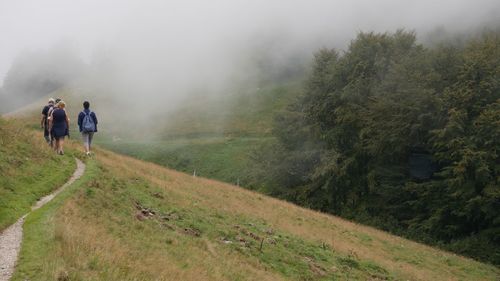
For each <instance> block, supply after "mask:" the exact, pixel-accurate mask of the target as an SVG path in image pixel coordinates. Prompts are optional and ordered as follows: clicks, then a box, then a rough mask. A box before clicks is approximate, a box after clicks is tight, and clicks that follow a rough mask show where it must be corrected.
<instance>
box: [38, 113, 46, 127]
mask: <svg viewBox="0 0 500 281" xmlns="http://www.w3.org/2000/svg"><path fill="white" fill-rule="evenodd" d="M45 119H47V116H46V115H45V114H43V113H42V120H40V128H42V129H43V128H45Z"/></svg>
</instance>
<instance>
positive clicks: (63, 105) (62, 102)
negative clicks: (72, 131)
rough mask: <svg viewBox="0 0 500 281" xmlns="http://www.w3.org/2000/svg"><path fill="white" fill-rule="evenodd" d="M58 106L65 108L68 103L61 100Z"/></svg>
mask: <svg viewBox="0 0 500 281" xmlns="http://www.w3.org/2000/svg"><path fill="white" fill-rule="evenodd" d="M57 107H59V108H65V107H66V103H65V102H64V101H59V102H58V103H57Z"/></svg>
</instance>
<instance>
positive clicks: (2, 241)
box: [0, 158, 85, 281]
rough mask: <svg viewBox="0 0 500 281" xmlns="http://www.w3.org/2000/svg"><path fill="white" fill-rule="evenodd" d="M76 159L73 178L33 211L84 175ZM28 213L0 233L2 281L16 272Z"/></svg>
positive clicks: (37, 203) (83, 165) (35, 206)
mask: <svg viewBox="0 0 500 281" xmlns="http://www.w3.org/2000/svg"><path fill="white" fill-rule="evenodd" d="M75 160H76V170H75V172H74V173H73V175H72V176H71V178H70V179H69V180H68V181H67V182H66V183H65V184H64V185H63V186H61V187H60V188H58V189H57V190H56V191H54V192H53V193H51V194H49V195H47V196H45V197H42V198H41V199H40V200H38V201H37V202H36V203H35V205H34V206H33V207H32V208H31V210H32V211H33V210H36V209H38V208H40V207H42V206H43V205H45V204H47V203H48V202H50V201H51V200H52V199H53V198H54V197H56V196H57V194H59V193H60V192H61V191H63V190H64V189H65V188H66V187H68V186H70V185H71V184H72V183H73V182H75V181H76V180H77V179H79V178H80V177H81V176H82V175H83V173H84V172H85V164H83V162H82V161H80V160H78V159H76V158H75ZM27 215H28V214H26V215H24V216H23V217H21V218H20V219H19V220H18V221H17V222H16V223H14V224H13V225H11V226H9V227H8V228H7V229H5V230H4V231H3V232H2V233H0V281H8V280H9V279H10V277H11V276H12V274H13V273H14V268H15V265H16V261H17V256H18V254H19V250H20V249H21V242H22V240H23V223H24V219H25V218H26V216H27Z"/></svg>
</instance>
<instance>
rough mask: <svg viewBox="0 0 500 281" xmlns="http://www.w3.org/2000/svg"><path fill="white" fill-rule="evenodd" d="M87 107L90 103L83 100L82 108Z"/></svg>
mask: <svg viewBox="0 0 500 281" xmlns="http://www.w3.org/2000/svg"><path fill="white" fill-rule="evenodd" d="M89 107H90V103H89V102H88V101H84V102H83V108H85V109H89Z"/></svg>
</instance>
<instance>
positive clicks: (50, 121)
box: [47, 110, 54, 132]
mask: <svg viewBox="0 0 500 281" xmlns="http://www.w3.org/2000/svg"><path fill="white" fill-rule="evenodd" d="M52 113H54V110H52V111H51V112H50V115H49V117H47V119H48V120H49V122H48V123H49V124H48V125H49V132H50V131H52V119H53V117H52Z"/></svg>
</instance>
